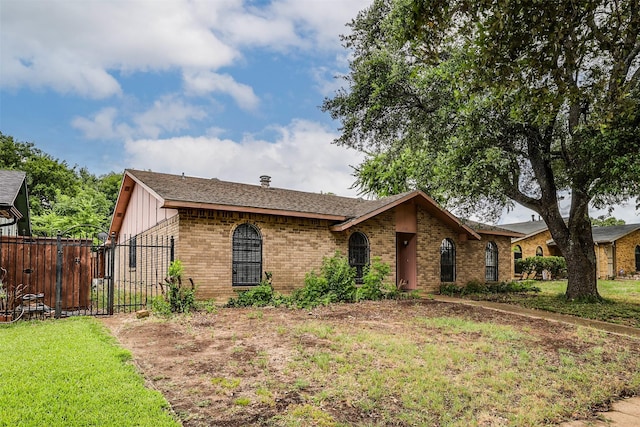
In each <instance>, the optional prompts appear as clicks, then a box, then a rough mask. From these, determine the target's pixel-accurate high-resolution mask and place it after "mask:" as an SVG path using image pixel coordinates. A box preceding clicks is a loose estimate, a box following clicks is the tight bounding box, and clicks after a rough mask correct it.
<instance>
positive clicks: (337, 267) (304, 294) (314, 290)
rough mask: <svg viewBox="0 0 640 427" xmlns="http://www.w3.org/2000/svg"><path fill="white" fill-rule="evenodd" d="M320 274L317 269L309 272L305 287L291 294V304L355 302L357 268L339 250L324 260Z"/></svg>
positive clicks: (312, 305)
mask: <svg viewBox="0 0 640 427" xmlns="http://www.w3.org/2000/svg"><path fill="white" fill-rule="evenodd" d="M320 273H321V274H320V275H318V273H316V272H315V271H313V270H312V271H311V272H309V273H307V275H306V276H305V278H304V287H302V288H299V289H296V290H295V291H294V292H293V293H292V294H291V300H290V303H291V305H293V306H295V307H299V308H313V307H317V306H319V305H329V304H331V303H334V302H353V301H355V299H356V270H355V268H353V267H351V266H350V265H349V260H348V259H347V257H345V256H344V255H342V254H340V252H339V251H336V253H335V254H334V255H333V256H332V257H325V258H323V260H322V268H321V269H320Z"/></svg>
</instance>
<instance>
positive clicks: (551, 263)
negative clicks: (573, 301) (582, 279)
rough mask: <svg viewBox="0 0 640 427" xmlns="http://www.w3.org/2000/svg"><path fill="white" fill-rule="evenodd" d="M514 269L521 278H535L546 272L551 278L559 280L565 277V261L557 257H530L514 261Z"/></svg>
mask: <svg viewBox="0 0 640 427" xmlns="http://www.w3.org/2000/svg"><path fill="white" fill-rule="evenodd" d="M516 269H519V271H522V274H523V277H536V276H540V275H542V272H543V271H548V272H549V273H550V274H551V277H553V278H556V279H559V278H564V277H566V276H567V261H566V260H565V259H564V257H559V256H532V257H528V258H523V259H518V260H516Z"/></svg>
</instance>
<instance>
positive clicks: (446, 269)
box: [440, 239, 456, 282]
mask: <svg viewBox="0 0 640 427" xmlns="http://www.w3.org/2000/svg"><path fill="white" fill-rule="evenodd" d="M440 281H441V282H455V281H456V246H455V245H454V244H453V241H452V240H451V239H444V240H443V241H442V244H441V245H440Z"/></svg>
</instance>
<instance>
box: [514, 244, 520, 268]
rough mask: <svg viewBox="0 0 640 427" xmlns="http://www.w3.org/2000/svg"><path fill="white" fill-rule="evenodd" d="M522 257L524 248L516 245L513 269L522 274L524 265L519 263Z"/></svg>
mask: <svg viewBox="0 0 640 427" xmlns="http://www.w3.org/2000/svg"><path fill="white" fill-rule="evenodd" d="M519 259H522V248H521V247H520V245H516V246H515V247H514V248H513V271H514V272H515V273H516V274H522V266H520V265H518V260H519Z"/></svg>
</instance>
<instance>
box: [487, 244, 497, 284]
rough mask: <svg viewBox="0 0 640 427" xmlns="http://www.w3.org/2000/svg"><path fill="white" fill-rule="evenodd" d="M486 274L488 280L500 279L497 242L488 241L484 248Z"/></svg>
mask: <svg viewBox="0 0 640 427" xmlns="http://www.w3.org/2000/svg"><path fill="white" fill-rule="evenodd" d="M484 260H485V275H484V278H485V280H486V281H487V282H497V281H498V245H496V244H495V242H489V243H487V246H486V247H485V249H484Z"/></svg>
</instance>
